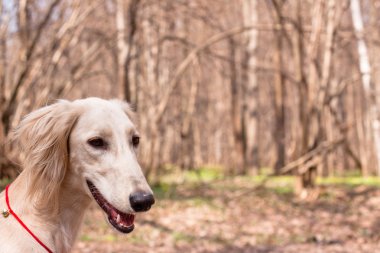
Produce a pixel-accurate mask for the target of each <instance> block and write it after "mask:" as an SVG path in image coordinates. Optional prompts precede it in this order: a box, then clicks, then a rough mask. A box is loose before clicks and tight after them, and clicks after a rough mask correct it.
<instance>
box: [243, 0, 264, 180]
mask: <svg viewBox="0 0 380 253" xmlns="http://www.w3.org/2000/svg"><path fill="white" fill-rule="evenodd" d="M257 9H258V2H257V0H244V2H243V18H244V26H253V25H257V22H258V11H257ZM258 34H259V32H258V31H257V30H251V31H248V32H247V33H246V34H245V37H246V48H245V50H244V54H245V55H244V62H243V82H244V83H243V84H242V86H243V89H244V94H243V96H244V97H243V101H244V107H243V124H244V126H243V129H244V133H243V135H244V142H245V145H244V146H245V151H244V164H245V166H247V169H249V171H251V172H253V173H257V170H258V169H259V164H260V162H259V152H258V138H259V135H258V131H259V129H258V127H259V113H258V109H259V108H258V107H259V96H258V95H259V94H258V80H257V75H256V64H257V52H256V51H257V48H258Z"/></svg>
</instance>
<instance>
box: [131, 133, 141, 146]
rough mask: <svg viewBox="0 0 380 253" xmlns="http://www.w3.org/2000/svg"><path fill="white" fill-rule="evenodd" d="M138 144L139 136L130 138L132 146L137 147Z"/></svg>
mask: <svg viewBox="0 0 380 253" xmlns="http://www.w3.org/2000/svg"><path fill="white" fill-rule="evenodd" d="M139 143H140V136H137V135H134V136H132V145H133V146H134V147H137V146H138V145H139Z"/></svg>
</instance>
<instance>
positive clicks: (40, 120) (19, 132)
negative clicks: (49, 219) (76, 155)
mask: <svg viewBox="0 0 380 253" xmlns="http://www.w3.org/2000/svg"><path fill="white" fill-rule="evenodd" d="M78 116H79V112H78V110H75V107H74V106H73V105H72V103H71V102H69V101H65V100H60V101H59V102H57V103H55V104H52V105H49V106H46V107H43V108H41V109H38V110H36V111H34V112H32V113H30V114H29V115H27V116H26V117H25V118H24V119H23V120H22V121H21V123H20V125H19V126H18V127H17V128H16V130H15V132H14V137H13V138H14V140H15V141H16V142H17V143H18V144H19V145H20V147H21V149H22V150H23V153H24V156H25V157H24V159H22V160H23V164H22V165H23V168H24V172H23V173H25V174H26V175H27V178H28V189H30V191H29V192H28V194H29V196H30V197H31V198H33V200H34V203H35V204H36V208H37V209H38V210H40V211H41V212H45V213H46V212H49V213H50V214H51V212H56V211H58V195H59V189H60V186H61V183H62V181H63V179H64V177H65V173H66V171H67V168H68V166H69V150H68V149H69V147H68V139H69V135H70V132H71V130H72V128H73V126H74V124H75V122H76V120H77V118H78Z"/></svg>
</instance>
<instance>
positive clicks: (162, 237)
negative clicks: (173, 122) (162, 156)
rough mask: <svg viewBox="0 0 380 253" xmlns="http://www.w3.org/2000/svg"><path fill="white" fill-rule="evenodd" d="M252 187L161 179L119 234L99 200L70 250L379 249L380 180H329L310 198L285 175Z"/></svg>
mask: <svg viewBox="0 0 380 253" xmlns="http://www.w3.org/2000/svg"><path fill="white" fill-rule="evenodd" d="M282 183H284V185H281V184H282ZM271 184H272V185H271ZM255 185H257V182H256V180H253V179H251V178H247V177H244V178H234V179H217V180H213V181H202V182H199V181H198V182H191V183H189V182H186V183H178V184H161V185H159V186H158V187H156V188H155V192H156V196H157V203H156V204H155V205H154V207H153V208H152V210H151V211H149V212H148V213H144V214H142V215H138V216H137V217H136V224H135V230H134V231H133V232H132V233H131V234H128V235H122V234H119V233H117V232H114V231H113V230H112V229H111V228H110V227H109V225H108V224H107V223H106V221H105V219H104V217H103V214H102V212H101V210H100V209H99V208H98V207H97V206H96V204H94V205H93V206H92V207H91V210H90V211H89V212H88V213H87V216H86V218H85V223H84V226H83V229H82V232H81V235H80V236H79V238H78V241H77V243H76V247H75V250H74V251H73V252H74V253H86V252H92V253H97V252H99V253H100V252H101V253H111V252H112V253H122V252H123V253H124V252H136V253H140V252H141V253H142V252H144V253H146V252H155V253H171V252H189V253H191V252H194V253H195V252H202V253H212V252H220V253H227V252H233V253H248V252H249V253H255V252H256V253H269V252H273V253H293V252H294V253H300V252H308V253H314V252H315V253H318V252H321V253H322V252H323V253H325V252H331V253H338V252H342V253H343V252H345V253H350V252H352V253H358V252H368V253H376V252H380V247H379V246H378V245H379V244H378V242H379V239H380V233H379V232H380V219H379V218H380V217H379V216H380V188H379V187H378V186H370V185H336V184H328V185H327V186H321V187H320V191H319V198H318V199H317V200H312V201H305V200H299V199H297V198H296V197H295V196H293V194H292V192H291V188H290V187H289V181H287V180H280V181H278V182H277V183H276V181H275V180H274V183H273V182H272V183H271V182H269V183H268V184H267V187H264V188H258V189H254V188H253V187H254V186H255ZM273 185H275V186H273Z"/></svg>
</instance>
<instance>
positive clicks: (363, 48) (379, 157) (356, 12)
mask: <svg viewBox="0 0 380 253" xmlns="http://www.w3.org/2000/svg"><path fill="white" fill-rule="evenodd" d="M351 15H352V23H353V26H354V29H355V35H356V39H357V47H358V55H359V70H360V74H361V81H362V85H363V89H364V92H365V96H366V100H365V102H366V114H365V115H364V122H365V127H366V130H367V131H366V140H367V141H368V142H367V144H368V146H369V147H373V148H374V151H375V158H376V159H375V161H376V165H375V166H376V168H377V175H380V119H379V109H378V104H377V103H378V102H377V99H376V94H377V87H376V86H375V84H373V83H371V64H370V62H369V55H368V49H367V45H366V43H365V41H364V36H363V31H364V25H363V18H362V14H361V10H360V2H359V1H358V0H351Z"/></svg>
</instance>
